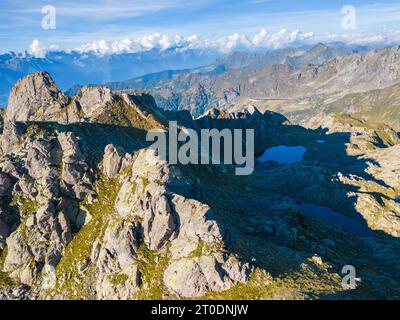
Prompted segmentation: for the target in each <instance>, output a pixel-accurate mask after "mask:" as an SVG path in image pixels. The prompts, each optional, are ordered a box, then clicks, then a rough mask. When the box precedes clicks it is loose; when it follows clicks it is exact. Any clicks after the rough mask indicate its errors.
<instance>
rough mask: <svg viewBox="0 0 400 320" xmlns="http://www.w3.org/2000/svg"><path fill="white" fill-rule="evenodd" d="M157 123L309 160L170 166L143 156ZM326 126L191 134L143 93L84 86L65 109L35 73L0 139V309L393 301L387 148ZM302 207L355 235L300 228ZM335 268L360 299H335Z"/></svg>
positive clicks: (395, 147)
mask: <svg viewBox="0 0 400 320" xmlns="http://www.w3.org/2000/svg"><path fill="white" fill-rule="evenodd" d="M168 120H176V121H178V124H179V126H185V127H189V128H192V129H194V130H199V129H201V128H220V129H222V128H254V129H255V137H256V153H257V154H261V153H262V152H263V151H264V150H265V149H266V148H268V147H271V146H277V145H288V146H296V145H302V146H304V147H306V148H307V153H306V155H305V157H304V160H303V161H301V162H298V163H295V164H291V165H285V164H278V163H275V162H265V163H257V164H256V168H255V172H254V174H253V175H251V176H248V177H245V176H235V175H234V167H233V166H223V165H221V166H193V165H187V166H182V165H170V164H168V163H167V162H166V161H165V160H163V159H161V158H160V157H159V156H158V155H157V154H156V153H155V151H154V150H152V149H151V148H149V147H148V145H147V143H146V142H145V134H146V132H147V131H148V130H149V129H153V128H159V129H165V128H166V125H167V122H168ZM329 121H330V122H329V124H328V123H327V126H328V125H329V127H330V128H331V131H330V132H326V130H322V129H319V130H309V129H304V128H302V127H299V126H296V125H292V124H291V123H290V122H289V121H288V120H287V119H286V118H285V117H283V116H281V115H279V114H276V113H272V112H265V113H261V112H259V111H258V110H257V109H248V110H246V111H245V112H243V113H235V114H233V113H228V112H224V111H218V110H210V111H209V112H208V113H207V114H206V115H204V116H203V117H201V118H199V119H197V120H193V119H192V117H191V116H190V114H189V113H188V112H185V111H182V112H178V113H175V112H166V111H162V110H161V109H158V108H157V106H156V104H155V101H154V99H153V98H152V97H151V96H149V95H146V94H136V95H128V94H114V93H112V92H110V91H109V90H108V89H106V88H90V87H86V88H84V89H82V90H81V91H80V93H79V94H78V95H77V96H75V97H72V98H69V97H66V96H64V95H63V94H62V93H61V92H60V91H59V90H58V88H57V87H56V85H55V84H54V82H53V81H52V79H51V77H50V76H49V75H48V74H46V73H43V72H39V73H36V74H34V75H31V76H28V77H27V78H24V79H23V80H21V81H20V82H18V83H17V84H16V86H15V87H14V89H13V94H12V97H11V99H10V104H9V107H8V108H7V110H6V112H5V115H4V127H3V130H2V135H1V154H0V250H1V253H0V268H1V269H0V298H2V299H17V298H18V299H176V298H208V299H212V298H223V299H242V298H247V299H284V298H291V299H330V298H332V299H333V298H399V297H400V292H399V288H400V278H399V274H400V270H399V267H398V263H397V262H398V258H399V256H400V242H399V240H398V237H399V235H400V204H399V202H398V198H397V197H398V195H399V185H398V181H400V179H399V178H400V164H399V163H398V161H397V159H399V145H400V142H399V137H398V136H397V134H396V132H395V131H393V130H392V129H391V128H390V127H386V126H380V125H376V124H373V125H372V124H369V123H366V122H363V121H360V120H357V119H355V118H352V117H350V116H344V115H342V116H336V117H333V118H332V119H330V120H329ZM321 140H323V141H324V143H320V141H321ZM304 203H311V204H315V205H323V206H327V207H330V208H332V209H334V210H336V211H338V212H341V213H342V214H343V215H344V216H346V217H348V218H351V219H353V220H355V221H357V223H359V224H360V225H362V226H364V228H367V229H368V230H369V233H368V236H360V235H357V234H355V233H353V232H352V231H351V230H348V229H346V228H343V227H342V226H340V225H337V224H334V223H333V224H332V223H327V222H326V221H323V220H320V219H315V218H312V217H310V216H309V215H307V214H306V212H305V211H304V208H303V207H302V204H304ZM344 265H354V266H355V268H356V270H357V276H358V277H359V278H361V280H362V282H361V283H360V284H359V285H358V287H357V289H354V290H344V288H343V287H342V285H341V281H342V279H341V276H342V275H341V269H342V267H343V266H344ZM49 267H50V270H52V269H51V268H52V267H53V268H54V272H50V273H49V272H48V268H49ZM49 276H50V280H51V279H53V280H54V282H51V281H50V283H51V284H52V285H50V286H49V285H48V284H49ZM51 276H53V278H51Z"/></svg>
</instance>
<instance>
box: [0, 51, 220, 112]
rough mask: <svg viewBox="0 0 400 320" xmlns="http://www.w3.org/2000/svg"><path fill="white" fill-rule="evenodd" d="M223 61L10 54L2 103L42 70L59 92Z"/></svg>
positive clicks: (165, 54) (180, 54) (211, 56)
mask: <svg viewBox="0 0 400 320" xmlns="http://www.w3.org/2000/svg"><path fill="white" fill-rule="evenodd" d="M220 57H221V54H220V53H218V52H217V51H212V50H207V51H205V50H204V51H203V50H190V49H188V50H185V51H180V50H177V49H176V48H171V49H168V50H165V51H160V50H158V49H153V50H150V51H145V52H138V53H126V54H123V53H121V54H113V55H103V56H102V55H99V54H94V53H90V52H89V53H79V52H75V51H72V52H63V51H60V52H49V53H47V54H46V57H45V58H36V57H34V56H31V55H27V54H25V55H23V54H15V53H7V54H3V55H0V75H1V77H0V88H1V89H0V90H1V91H0V95H1V96H2V97H1V100H0V103H1V104H2V106H4V104H5V103H6V101H7V97H8V94H9V92H10V90H11V88H12V86H13V85H14V83H15V82H16V81H17V80H18V79H20V78H22V77H24V76H26V75H28V74H30V73H33V72H36V71H40V70H44V71H47V72H49V73H51V74H52V75H53V77H54V79H56V81H57V83H59V85H60V88H61V89H62V90H67V89H69V88H70V87H72V86H73V85H82V84H100V83H105V82H108V81H120V80H124V79H128V78H131V77H135V76H141V75H145V74H148V73H153V72H158V71H163V70H168V69H181V68H182V69H184V68H194V67H199V66H202V65H208V64H210V63H212V62H214V61H215V60H216V59H217V58H220Z"/></svg>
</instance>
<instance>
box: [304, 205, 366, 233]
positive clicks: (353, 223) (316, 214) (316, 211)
mask: <svg viewBox="0 0 400 320" xmlns="http://www.w3.org/2000/svg"><path fill="white" fill-rule="evenodd" d="M300 207H301V208H302V209H303V210H304V213H305V215H307V216H310V217H313V218H316V219H318V220H322V221H325V222H328V223H332V224H338V225H341V226H342V227H344V228H346V229H348V230H349V231H351V232H353V233H354V234H356V235H357V236H360V237H372V236H373V231H372V230H371V229H369V228H368V227H367V226H366V225H364V224H362V223H361V222H359V221H357V220H354V219H351V218H349V217H347V216H345V215H343V214H341V213H339V212H336V211H333V210H332V209H330V208H328V207H323V206H316V205H314V204H308V203H302V204H300Z"/></svg>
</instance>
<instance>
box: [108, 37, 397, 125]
mask: <svg viewBox="0 0 400 320" xmlns="http://www.w3.org/2000/svg"><path fill="white" fill-rule="evenodd" d="M234 58H236V59H237V60H238V62H237V63H236V64H235V62H231V63H230V65H239V66H240V65H242V66H243V63H241V61H242V60H243V58H242V57H241V56H240V55H239V57H238V55H237V54H236V55H233V56H231V57H230V58H227V60H228V61H229V60H230V59H234ZM249 61H252V62H251V63H254V66H249V65H245V67H242V68H226V67H225V64H224V63H223V61H222V62H221V63H220V64H219V65H218V64H217V65H216V66H215V65H214V67H213V66H210V67H209V68H210V70H220V72H218V73H217V74H212V73H209V74H200V73H199V72H198V70H193V71H191V72H189V73H188V72H185V73H183V74H182V73H179V74H176V75H174V74H172V75H171V76H172V78H171V77H170V78H168V79H165V78H162V77H160V78H159V79H155V80H154V81H153V82H146V83H144V82H141V80H140V78H139V79H135V80H134V81H132V82H129V81H128V82H122V83H115V84H109V87H110V88H112V89H118V90H121V89H129V88H130V89H138V90H146V91H148V92H150V93H151V94H152V95H153V96H154V97H155V99H156V101H157V103H158V104H159V105H160V106H162V107H164V108H166V109H172V110H181V109H188V110H190V111H191V112H192V113H193V114H194V115H199V114H201V113H203V112H204V111H205V110H207V109H208V108H212V107H215V108H221V109H225V110H240V109H241V108H243V107H244V106H246V105H247V104H249V103H251V104H255V105H256V106H258V107H260V108H262V109H263V108H264V109H265V108H268V109H272V110H276V111H278V112H281V113H284V114H286V115H288V116H289V117H291V119H293V120H296V121H301V122H303V121H306V120H307V119H308V118H309V117H310V114H311V116H317V115H320V114H326V113H329V110H330V105H331V104H332V103H334V102H335V101H336V104H335V112H353V111H352V110H353V108H351V106H347V105H344V103H346V100H345V99H344V97H345V96H346V95H350V94H353V93H354V94H358V93H366V92H369V91H373V90H380V89H385V88H387V87H390V86H393V85H395V84H397V83H398V82H399V81H400V74H399V72H400V67H399V61H400V59H399V47H398V46H396V47H393V48H388V49H383V50H372V51H370V52H367V53H353V52H352V51H349V50H339V49H333V48H329V47H328V46H325V45H323V44H318V45H316V46H315V47H313V48H311V49H309V50H308V51H306V53H304V54H299V55H295V56H293V57H289V58H287V59H285V61H284V62H283V63H278V64H269V63H268V62H266V61H265V60H263V59H258V60H256V62H255V59H254V58H253V59H249ZM275 62H276V61H275ZM251 63H249V64H250V65H251ZM310 63H313V65H310ZM228 65H229V64H228ZM221 66H223V68H222V67H221ZM155 78H156V77H155ZM371 95H372V93H371V94H366V96H371ZM268 99H273V100H275V99H278V100H279V99H281V101H272V102H268ZM364 101H365V100H364ZM365 102H367V101H365ZM340 104H342V105H341V106H339V105H340ZM389 104H390V103H389ZM378 107H379V108H378ZM386 107H387V108H389V109H390V108H392V109H391V111H390V110H386V109H385V108H386ZM361 109H364V110H361ZM377 109H378V110H377ZM349 110H350V111H349ZM354 110H358V111H355V112H357V114H358V115H360V116H366V117H367V118H370V119H372V120H374V119H373V115H374V114H375V115H376V117H377V118H376V120H382V122H389V123H390V124H391V125H393V126H394V127H396V128H399V127H400V124H399V122H398V120H396V119H395V120H394V119H393V118H391V116H390V114H395V113H396V112H397V110H398V109H397V106H396V105H393V104H390V105H388V106H386V105H382V106H377V105H374V110H373V111H371V106H370V105H368V103H367V104H365V105H364V106H360V105H359V106H358V107H357V108H355V109H354ZM293 115H294V117H293V118H292V116H293ZM303 123H305V124H307V123H306V122H303Z"/></svg>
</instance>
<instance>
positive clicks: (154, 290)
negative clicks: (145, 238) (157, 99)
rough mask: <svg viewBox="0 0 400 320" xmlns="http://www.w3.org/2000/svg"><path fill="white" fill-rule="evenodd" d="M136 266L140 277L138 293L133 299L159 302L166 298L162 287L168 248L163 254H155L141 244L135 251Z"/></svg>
mask: <svg viewBox="0 0 400 320" xmlns="http://www.w3.org/2000/svg"><path fill="white" fill-rule="evenodd" d="M136 254H137V266H138V269H139V271H140V273H141V277H142V283H143V284H142V286H141V288H140V291H139V292H138V293H136V294H135V296H134V297H133V299H137V300H160V299H165V298H167V297H168V294H167V291H166V288H165V286H164V281H163V277H164V271H165V269H166V268H167V267H168V264H169V261H170V258H169V253H168V248H167V249H166V252H164V253H163V254H157V253H156V252H154V251H152V250H150V249H149V248H148V247H147V246H146V245H145V244H142V245H141V246H140V247H139V248H138V251H137V253H136Z"/></svg>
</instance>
